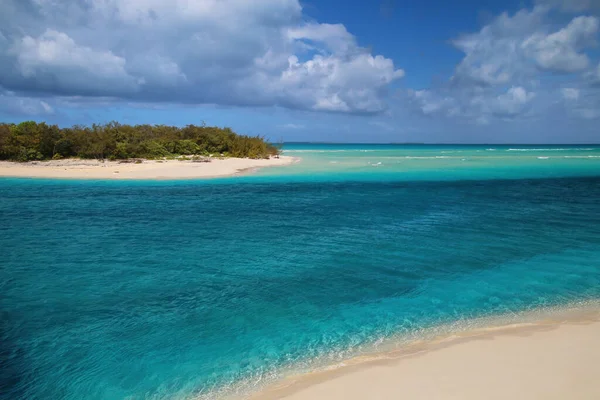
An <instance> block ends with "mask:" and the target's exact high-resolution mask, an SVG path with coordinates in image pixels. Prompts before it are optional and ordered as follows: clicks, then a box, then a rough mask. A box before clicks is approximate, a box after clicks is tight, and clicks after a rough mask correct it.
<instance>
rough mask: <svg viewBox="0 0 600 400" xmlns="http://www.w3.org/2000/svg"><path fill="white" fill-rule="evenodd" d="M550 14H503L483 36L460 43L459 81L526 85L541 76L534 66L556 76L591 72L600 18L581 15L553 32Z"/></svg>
mask: <svg viewBox="0 0 600 400" xmlns="http://www.w3.org/2000/svg"><path fill="white" fill-rule="evenodd" d="M547 13H548V9H547V8H545V7H537V8H534V9H533V10H521V11H519V12H517V13H516V14H515V15H513V16H510V15H508V14H507V13H503V14H502V15H500V16H499V17H497V18H496V19H495V20H494V21H493V22H492V23H490V24H489V25H486V26H484V27H483V28H482V29H481V30H480V31H479V32H477V33H473V34H469V35H464V36H462V37H460V38H458V39H456V40H454V41H453V42H452V43H453V44H454V46H455V47H457V48H458V49H459V50H461V51H462V52H464V53H465V57H464V58H463V60H462V61H461V62H460V63H459V64H458V66H457V67H456V71H455V74H454V77H453V79H454V81H455V82H457V83H460V84H471V83H475V84H480V85H503V84H509V83H511V82H513V83H514V82H515V81H524V80H527V79H530V78H531V77H532V76H534V75H535V74H536V73H537V71H536V69H535V68H533V66H532V64H533V65H535V66H536V67H537V69H538V70H542V71H551V72H555V73H573V72H581V71H583V70H585V69H586V68H587V67H588V65H589V58H588V56H587V54H585V53H584V52H583V50H584V49H586V48H587V47H590V46H592V45H593V44H594V43H595V37H596V33H597V32H598V26H599V21H598V18H596V17H593V16H579V17H576V18H574V19H573V20H572V21H571V22H570V23H569V24H568V25H567V26H565V27H564V28H562V29H560V30H557V31H554V32H552V31H550V30H549V29H548V27H547V25H548V24H547V23H546V20H545V18H546V15H547Z"/></svg>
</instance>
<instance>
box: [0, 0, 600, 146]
mask: <svg viewBox="0 0 600 400" xmlns="http://www.w3.org/2000/svg"><path fill="white" fill-rule="evenodd" d="M599 39H600V0H530V1H512V0H507V1H497V0H479V1H476V0H456V1H453V2H449V1H446V0H422V1H419V2H415V1H408V0H405V1H401V0H370V1H367V0H319V1H317V0H307V1H298V0H168V1H167V0H2V1H0V121H4V122H21V121H24V120H36V121H46V122H49V123H52V124H58V125H60V126H71V125H76V124H84V125H89V124H92V123H104V122H109V121H113V120H114V121H118V122H121V123H127V124H168V125H177V126H184V125H188V124H203V123H206V124H207V125H217V126H228V127H231V128H232V129H234V130H235V131H236V132H238V133H243V134H249V135H261V136H265V137H267V138H268V139H270V140H273V141H282V140H283V141H317V142H355V143H356V142H376V143H390V142H393V143H406V142H411V143H600V47H598V46H599V43H600V42H599Z"/></svg>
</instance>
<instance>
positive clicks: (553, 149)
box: [506, 147, 596, 151]
mask: <svg viewBox="0 0 600 400" xmlns="http://www.w3.org/2000/svg"><path fill="white" fill-rule="evenodd" d="M591 150H596V149H594V148H591V147H585V148H584V147H571V148H546V149H544V148H540V149H508V150H506V151H591Z"/></svg>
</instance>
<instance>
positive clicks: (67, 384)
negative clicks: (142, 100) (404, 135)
mask: <svg viewBox="0 0 600 400" xmlns="http://www.w3.org/2000/svg"><path fill="white" fill-rule="evenodd" d="M487 148H491V147H489V146H484V147H481V146H480V147H475V146H471V147H453V146H437V147H433V146H429V147H426V146H367V145H346V146H339V145H338V146H334V145H312V146H307V145H290V146H288V147H287V153H288V154H289V155H298V156H301V157H303V161H302V162H300V163H298V164H295V165H293V166H290V167H288V169H286V168H272V169H264V170H262V171H260V172H259V173H258V174H257V175H254V176H246V177H237V178H231V179H219V180H210V181H173V182H169V181H161V182H143V181H136V182H131V181H123V182H119V181H108V182H102V181H61V180H38V179H0V218H1V220H2V224H1V225H0V249H2V253H1V258H0V260H1V261H0V312H1V314H0V315H1V316H2V318H1V325H0V398H2V399H189V398H195V397H214V396H215V395H214V393H216V392H217V391H219V390H220V389H222V388H240V387H243V388H244V389H248V388H252V387H258V386H260V385H262V384H264V383H265V382H268V381H269V379H273V378H276V377H278V376H280V375H281V371H283V370H286V369H287V368H292V369H293V368H306V367H309V366H311V365H317V364H320V363H321V364H322V363H325V364H326V363H328V362H334V361H336V360H339V359H342V358H345V357H349V356H351V355H352V354H355V353H356V352H357V351H360V350H362V349H365V348H368V347H369V346H370V345H371V344H372V343H374V342H376V341H379V340H382V339H385V338H390V337H394V336H396V335H402V334H407V335H409V334H411V332H418V331H420V330H422V329H424V328H429V327H434V326H438V325H441V324H446V323H452V322H456V321H468V320H469V319H471V318H477V317H482V316H490V315H501V314H506V313H512V312H518V311H522V310H530V309H535V308H538V307H542V306H553V305H561V304H566V303H570V302H573V301H579V300H586V299H598V298H600V174H599V171H600V169H599V167H600V157H598V156H600V148H598V147H595V146H575V147H544V148H546V149H550V150H535V148H539V147H535V148H533V147H519V148H522V149H523V148H524V149H525V150H524V151H510V149H511V148H512V147H502V148H500V147H496V149H497V150H495V151H491V150H490V151H487V150H486V149H487ZM559 149H562V150H559ZM363 150H373V151H371V152H369V151H363ZM442 152H455V153H442ZM457 152H460V153H457ZM371 153H373V154H371ZM442 154H460V155H459V156H452V157H460V158H461V159H462V158H466V159H467V160H468V161H460V162H459V160H457V159H454V158H452V159H448V158H435V157H436V156H442ZM497 154H499V155H497ZM523 154H526V155H523ZM406 157H433V158H406ZM487 157H489V158H487ZM538 157H549V158H541V159H540V158H538ZM332 161H337V162H332ZM379 162H381V163H382V164H377V163H379ZM369 163H371V164H369ZM467 163H470V164H468V165H470V166H468V167H467V166H465V165H467ZM372 164H375V165H377V166H371V165H372ZM465 323H466V322H465ZM313 363H314V364H313Z"/></svg>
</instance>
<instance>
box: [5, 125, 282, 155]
mask: <svg viewBox="0 0 600 400" xmlns="http://www.w3.org/2000/svg"><path fill="white" fill-rule="evenodd" d="M279 152H280V148H279V146H275V145H273V144H271V143H268V142H267V141H266V140H265V139H264V138H263V137H260V136H246V135H239V134H237V133H235V132H233V131H232V130H231V129H230V128H218V127H212V126H205V125H203V126H195V125H187V126H185V127H183V128H180V127H176V126H166V125H123V124H120V123H118V122H109V123H107V124H93V125H91V126H81V125H76V126H73V127H70V128H59V127H58V126H57V125H48V124H46V123H45V122H41V123H37V122H34V121H27V122H22V123H20V124H6V123H0V159H1V160H11V161H34V160H50V159H55V160H56V159H62V158H71V157H78V158H87V159H110V160H122V159H128V158H147V159H156V158H173V157H176V156H180V155H204V156H208V155H219V156H220V155H223V156H225V157H240V158H246V157H247V158H269V157H270V156H274V155H278V154H279Z"/></svg>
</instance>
